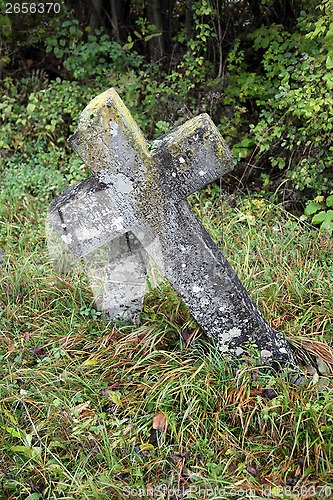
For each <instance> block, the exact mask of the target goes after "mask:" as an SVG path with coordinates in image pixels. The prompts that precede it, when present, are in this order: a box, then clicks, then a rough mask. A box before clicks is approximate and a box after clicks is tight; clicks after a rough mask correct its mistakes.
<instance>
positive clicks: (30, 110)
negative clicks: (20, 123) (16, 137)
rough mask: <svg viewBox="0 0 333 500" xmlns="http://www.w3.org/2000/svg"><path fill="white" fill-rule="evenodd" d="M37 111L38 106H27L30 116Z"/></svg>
mask: <svg viewBox="0 0 333 500" xmlns="http://www.w3.org/2000/svg"><path fill="white" fill-rule="evenodd" d="M35 109H36V104H34V103H32V102H29V104H28V106H27V113H28V114H29V115H31V113H33V112H34V111H35Z"/></svg>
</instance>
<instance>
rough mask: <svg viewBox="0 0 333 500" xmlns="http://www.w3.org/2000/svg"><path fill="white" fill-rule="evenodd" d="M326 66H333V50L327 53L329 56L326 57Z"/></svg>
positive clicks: (330, 67)
mask: <svg viewBox="0 0 333 500" xmlns="http://www.w3.org/2000/svg"><path fill="white" fill-rule="evenodd" d="M326 68H327V69H332V68H333V53H332V52H331V53H330V54H328V55H327V58H326Z"/></svg>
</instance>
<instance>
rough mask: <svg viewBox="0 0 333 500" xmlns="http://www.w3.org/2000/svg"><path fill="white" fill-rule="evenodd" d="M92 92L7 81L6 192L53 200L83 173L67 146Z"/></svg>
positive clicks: (0, 133)
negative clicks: (52, 198)
mask: <svg viewBox="0 0 333 500" xmlns="http://www.w3.org/2000/svg"><path fill="white" fill-rule="evenodd" d="M94 92H95V91H94V90H93V89H90V88H88V87H86V88H84V89H83V88H82V87H81V86H80V85H79V84H78V83H76V82H66V81H61V80H60V79H57V80H56V81H54V82H52V84H50V83H49V82H48V81H47V80H46V79H42V80H41V81H39V83H38V85H37V86H36V79H35V78H34V77H32V78H26V79H22V80H20V82H19V83H18V84H17V85H16V86H15V84H14V82H13V81H12V80H11V79H9V78H8V79H6V80H5V81H4V82H3V89H2V96H1V97H2V98H1V102H0V117H1V120H2V122H3V126H2V128H1V130H0V150H1V152H2V156H3V162H2V165H1V169H0V175H1V181H2V187H3V189H4V190H10V191H11V193H13V194H15V195H17V196H24V195H26V194H30V195H33V196H38V197H40V198H42V199H43V198H45V197H52V196H54V195H56V194H58V193H59V192H61V191H62V190H63V189H64V188H65V187H66V186H67V185H68V183H73V182H77V181H78V180H80V179H81V178H82V177H83V176H84V175H85V174H84V171H83V169H82V168H81V164H82V161H81V160H80V159H79V158H78V157H77V156H75V155H72V154H71V151H70V150H69V148H68V147H67V146H66V139H67V137H68V136H69V135H70V134H71V133H72V132H73V131H74V129H75V125H76V122H77V119H78V116H79V114H80V111H81V110H82V108H83V107H84V106H85V105H86V103H87V102H88V101H89V100H90V99H91V98H92V97H93V95H94Z"/></svg>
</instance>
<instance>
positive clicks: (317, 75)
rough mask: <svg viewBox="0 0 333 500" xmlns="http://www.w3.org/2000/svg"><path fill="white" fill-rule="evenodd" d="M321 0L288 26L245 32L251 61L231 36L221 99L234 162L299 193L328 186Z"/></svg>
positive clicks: (328, 58)
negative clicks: (316, 12) (315, 16)
mask: <svg viewBox="0 0 333 500" xmlns="http://www.w3.org/2000/svg"><path fill="white" fill-rule="evenodd" d="M321 7H322V11H323V14H322V17H320V18H319V20H317V21H314V20H312V19H311V18H310V16H309V15H306V14H305V13H304V12H303V13H302V15H301V17H300V18H299V20H298V25H297V30H296V31H295V32H294V33H289V32H288V31H286V30H285V29H284V28H283V27H282V26H280V25H276V24H275V25H272V26H270V27H266V26H262V27H260V28H259V29H258V30H256V31H255V32H254V33H251V34H250V35H248V36H247V38H246V43H251V44H252V46H251V48H250V53H251V54H252V58H253V53H254V54H255V55H256V57H257V58H258V59H259V61H258V60H257V61H255V64H253V59H251V60H249V59H248V57H247V47H246V45H245V43H244V40H243V42H242V43H241V41H240V40H239V41H238V43H237V44H236V45H235V47H234V49H233V51H231V53H230V54H229V66H228V68H229V72H230V74H229V77H228V84H227V87H226V90H225V95H224V102H223V103H224V106H228V107H231V109H232V118H231V119H229V120H227V119H222V121H221V130H222V132H223V133H225V135H227V136H229V138H230V140H232V141H233V142H234V147H233V152H234V154H235V156H236V160H237V161H238V162H243V161H244V160H245V162H246V164H247V168H248V170H249V171H250V172H253V171H254V170H253V169H254V168H255V169H260V170H264V171H265V177H264V178H265V181H266V184H267V175H268V176H269V177H268V180H269V184H270V185H271V186H273V187H274V188H276V186H277V185H279V184H280V183H281V182H284V179H287V180H289V181H291V183H292V185H293V187H294V189H296V190H297V191H298V192H300V193H301V195H302V197H303V198H304V199H309V198H310V199H311V198H314V197H315V196H317V195H320V194H327V193H329V192H330V191H331V190H332V188H333V175H332V168H331V165H332V162H333V142H332V128H333V98H332V89H333V72H332V68H333V54H332V53H331V52H329V51H330V50H331V49H330V48H329V44H328V42H329V40H331V38H332V35H333V29H332V21H333V14H332V12H331V11H330V9H329V2H323V3H322V4H321ZM258 62H259V64H258Z"/></svg>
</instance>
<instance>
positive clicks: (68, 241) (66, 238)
mask: <svg viewBox="0 0 333 500" xmlns="http://www.w3.org/2000/svg"><path fill="white" fill-rule="evenodd" d="M61 239H62V240H63V241H64V242H65V243H66V245H70V244H71V243H72V242H73V239H72V236H71V234H69V233H68V234H62V235H61Z"/></svg>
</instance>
